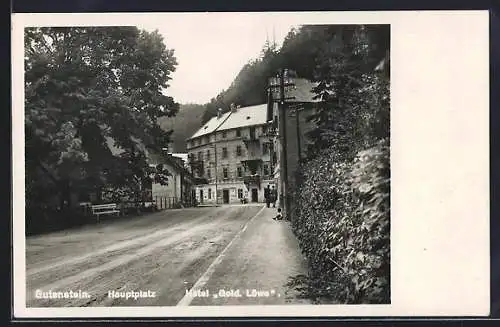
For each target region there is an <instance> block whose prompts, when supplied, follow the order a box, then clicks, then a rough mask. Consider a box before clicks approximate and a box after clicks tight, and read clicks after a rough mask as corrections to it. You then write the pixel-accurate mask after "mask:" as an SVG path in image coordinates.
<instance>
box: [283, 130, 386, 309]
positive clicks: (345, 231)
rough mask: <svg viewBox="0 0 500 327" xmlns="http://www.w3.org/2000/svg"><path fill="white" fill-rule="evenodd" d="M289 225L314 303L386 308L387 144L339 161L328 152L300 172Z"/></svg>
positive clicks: (308, 290)
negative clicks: (304, 261) (303, 261)
mask: <svg viewBox="0 0 500 327" xmlns="http://www.w3.org/2000/svg"><path fill="white" fill-rule="evenodd" d="M301 171H302V174H301V176H300V178H301V179H302V182H301V184H302V185H301V187H300V188H299V189H298V191H297V194H296V196H297V199H296V206H295V212H294V217H293V219H292V226H293V230H294V232H295V234H296V235H297V237H298V239H299V243H300V246H301V249H302V251H303V253H304V255H305V256H306V257H307V260H308V264H309V276H298V277H302V278H297V279H296V280H295V281H292V282H291V284H294V283H295V286H297V285H299V284H298V283H299V281H300V280H301V281H302V282H306V287H302V286H301V287H298V286H297V288H301V289H302V290H303V291H305V292H306V293H307V295H308V297H312V298H313V299H314V300H315V301H317V302H335V303H346V304H362V303H363V304H375V303H378V304H386V303H390V165H389V140H388V139H384V140H382V141H380V142H378V143H377V144H376V145H375V146H373V147H371V148H369V149H367V150H364V151H361V152H359V153H358V154H357V156H356V158H355V160H354V161H353V162H342V161H341V160H340V158H338V156H337V155H336V153H335V151H334V150H333V149H327V150H325V151H324V152H323V153H321V154H320V155H319V156H318V157H316V158H315V159H314V160H312V161H310V162H308V163H307V165H306V166H304V167H303V168H302V170H301Z"/></svg>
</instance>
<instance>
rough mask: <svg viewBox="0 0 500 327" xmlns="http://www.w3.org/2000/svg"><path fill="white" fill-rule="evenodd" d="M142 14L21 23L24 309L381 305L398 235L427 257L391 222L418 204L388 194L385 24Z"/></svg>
mask: <svg viewBox="0 0 500 327" xmlns="http://www.w3.org/2000/svg"><path fill="white" fill-rule="evenodd" d="M147 15H148V14H142V16H141V17H142V18H141V19H137V20H134V19H128V20H126V21H125V20H121V21H120V22H118V23H115V22H112V18H113V17H115V16H113V17H111V16H110V18H109V19H110V21H109V22H106V17H104V18H102V19H100V20H96V21H95V22H94V23H93V22H92V21H91V20H88V21H87V22H86V23H85V24H82V23H77V22H73V25H71V22H72V20H71V18H68V19H66V20H64V23H61V24H57V20H56V21H54V22H53V23H49V24H46V25H41V24H33V25H31V26H30V25H29V24H26V22H25V25H24V26H23V27H22V29H23V32H22V33H23V39H24V40H23V48H24V62H23V67H24V70H23V76H22V77H21V76H19V77H18V78H19V79H21V78H22V85H23V86H24V96H23V101H24V103H23V108H24V111H22V112H23V120H24V149H23V154H22V157H21V158H24V165H22V163H17V164H16V165H20V166H24V176H21V177H20V178H21V181H22V179H24V188H23V190H24V202H23V213H19V211H17V212H18V215H19V217H18V216H16V217H15V219H16V220H17V221H18V223H20V222H19V219H22V218H20V217H21V215H24V229H23V234H24V240H23V241H20V242H21V243H23V247H22V249H24V250H23V253H24V255H23V258H21V259H18V261H17V262H18V264H17V266H16V267H18V268H17V269H19V270H17V271H18V272H19V271H22V275H19V276H24V281H25V289H23V293H24V294H22V295H18V296H21V298H22V299H23V302H24V304H25V306H26V308H27V309H36V310H39V309H42V308H43V309H47V308H48V309H54V308H57V309H58V310H63V308H65V309H67V308H85V310H87V309H90V308H96V307H97V308H99V307H100V308H110V309H112V308H124V307H125V308H131V309H133V308H132V307H176V308H178V307H204V308H208V309H207V310H212V309H210V308H222V309H225V308H235V307H240V308H242V307H244V308H249V307H259V308H260V307H262V308H264V309H263V310H264V311H262V312H266V311H265V310H272V308H273V307H277V308H278V307H281V308H285V307H290V308H299V309H293V310H292V311H291V314H293V313H294V312H299V311H294V310H300V307H311V308H312V307H321V306H325V305H328V307H334V306H346V305H347V306H349V307H350V306H354V307H355V306H356V305H361V306H362V307H363V308H365V309H364V310H365V311H364V312H366V313H369V312H371V313H372V314H373V313H377V312H379V313H381V312H383V311H380V310H383V309H384V308H389V306H391V305H393V304H394V301H395V298H394V285H395V284H394V280H393V278H394V271H395V270H394V269H395V268H394V266H393V265H394V262H395V261H394V257H393V253H394V251H395V249H396V250H397V249H403V248H404V246H400V247H398V244H400V243H397V244H396V245H395V243H394V237H397V240H398V242H404V241H406V242H407V243H406V244H407V245H409V246H415V249H414V250H412V251H420V252H419V253H423V254H422V255H425V253H426V252H425V251H427V249H429V252H428V253H431V254H432V253H433V252H432V250H433V249H435V246H434V245H432V244H431V245H429V244H430V243H426V242H428V241H426V240H425V238H422V239H421V241H417V240H416V239H412V238H408V237H406V236H403V234H402V233H398V232H397V231H395V229H394V228H393V227H394V225H393V224H394V222H395V220H394V219H395V218H394V216H393V215H391V212H392V208H393V205H394V203H391V202H392V201H393V199H394V198H395V197H398V199H401V197H403V196H406V197H407V198H408V199H409V198H411V199H412V200H405V201H406V202H404V201H400V202H398V203H405V204H408V205H409V204H410V203H411V204H412V205H414V206H416V207H418V206H425V205H427V203H426V201H427V200H426V199H427V198H426V196H425V195H424V194H429V197H428V198H430V194H431V193H424V192H423V191H421V189H419V188H418V187H415V188H413V189H408V191H404V190H403V189H402V188H401V187H399V188H398V189H397V190H398V191H397V192H396V193H394V192H395V191H394V187H395V186H394V185H393V181H392V178H393V176H394V175H393V172H396V174H397V178H398V183H399V184H398V185H401V183H403V182H404V181H405V180H404V177H402V176H403V175H402V173H401V172H402V171H403V170H402V169H401V168H398V169H399V170H393V169H394V162H393V159H394V158H397V162H398V165H399V166H398V167H405V169H406V171H407V172H408V171H409V167H410V165H409V164H408V163H406V166H404V165H405V161H404V160H405V158H406V160H407V161H406V162H410V161H411V162H412V165H413V166H411V167H417V166H419V164H418V162H416V161H415V157H416V155H415V156H412V155H411V154H410V155H402V154H401V153H402V152H401V149H402V148H403V147H404V146H402V143H401V142H402V140H404V137H403V136H400V137H396V136H395V135H394V134H393V132H394V131H395V132H394V133H399V134H397V135H402V134H401V133H402V128H401V127H400V126H401V125H398V126H399V127H398V126H396V129H395V127H394V125H393V123H394V119H395V118H394V117H397V118H399V119H401V117H402V114H403V113H406V114H408V113H410V114H408V115H411V112H412V111H411V110H413V109H411V107H403V106H395V105H394V104H393V98H394V97H393V96H392V92H393V89H396V90H399V91H401V86H402V85H403V84H397V85H394V84H393V83H394V82H393V79H392V77H393V76H398V77H399V78H401V75H398V74H399V73H398V72H397V71H395V70H394V69H393V70H392V72H391V53H392V52H393V51H392V50H393V47H394V43H393V39H394V36H393V33H394V27H393V26H392V25H391V23H390V20H386V22H387V23H384V20H379V21H380V22H377V21H376V20H374V19H366V20H365V21H363V20H362V19H361V20H360V19H351V20H350V21H349V19H344V20H342V19H338V20H331V22H330V23H325V21H326V20H325V19H322V20H319V21H318V22H317V23H316V22H314V21H313V20H311V19H304V20H303V21H301V20H300V17H301V16H300V14H297V15H295V16H292V15H285V14H280V13H271V12H269V13H259V14H255V15H254V14H252V13H236V12H235V13H177V14H173V13H172V14H169V15H165V16H161V15H160V16H157V17H156V18H155V19H152V18H151V19H149V18H148V16H147ZM115 18H116V17H115ZM403 20H404V19H401V20H400V21H399V22H400V25H401V21H403ZM28 22H29V21H28ZM124 22H125V23H124ZM471 26H472V25H471ZM438 32H439V30H437V32H436V33H438ZM407 35H409V39H410V41H409V42H410V43H409V44H412V43H411V42H412V41H411V34H407ZM436 35H437V34H436ZM415 38H416V37H415ZM399 39H401V36H399ZM437 39H438V37H436V40H437ZM415 42H416V41H415ZM399 49H400V48H399ZM430 51H431V50H427V52H426V51H425V50H424V49H422V53H424V54H428V55H429V57H430V56H431V53H432V52H430ZM399 58H401V57H399ZM401 62H402V60H401V59H399V61H398V63H399V64H401ZM415 63H416V62H415V61H413V62H412V60H411V59H408V60H406V61H405V63H404V64H405V65H406V66H410V67H411V66H412V65H413V64H415ZM414 69H415V71H416V70H417V69H416V68H414ZM431 75H432V74H431ZM407 76H409V75H407ZM429 78H432V77H429ZM19 83H20V82H19ZM408 85H409V88H410V90H411V92H414V93H415V94H416V92H417V91H415V90H416V89H415V88H414V87H413V86H412V85H411V83H410V84H408ZM419 94H420V93H419ZM401 98H402V97H401V96H399V98H398V99H399V100H400V99H401ZM436 101H439V100H436ZM395 108H396V109H395ZM419 109H420V108H419ZM394 110H397V111H396V112H395V111H394ZM422 110H426V108H425V107H424V108H422ZM413 112H417V111H413ZM393 115H395V116H394V117H393ZM414 117H416V116H414ZM427 117H430V116H427ZM477 118H478V119H479V118H480V116H478V117H477ZM411 124H413V125H414V126H420V125H418V124H419V121H418V120H416V119H415V120H413V121H412V122H410V124H409V125H408V126H410V125H411ZM426 124H427V127H426V128H428V130H429V131H430V132H429V133H433V130H432V128H433V125H432V123H429V122H427V123H426ZM406 131H407V132H410V131H412V130H411V129H410V128H408V129H407V130H406ZM422 135H423V134H422ZM429 135H430V134H429ZM443 135H444V134H443ZM423 137H424V139H426V138H425V135H423ZM406 139H410V137H408V136H407V138H406ZM424 139H422V142H424V141H423V140H424ZM394 140H396V145H394V143H393V142H394ZM410 142H416V141H415V138H414V137H413V138H412V141H410ZM406 144H415V143H408V141H407V143H406ZM422 144H423V143H422ZM426 144H429V143H426ZM425 146H427V145H425ZM421 147H424V145H421ZM393 149H395V151H396V152H395V153H396V154H395V153H393ZM419 149H420V147H419V146H417V145H412V146H411V147H407V148H406V150H408V151H409V152H408V153H410V152H411V151H422V150H419ZM476 149H477V148H476ZM433 151H435V150H433ZM405 153H406V152H405ZM415 153H417V152H415ZM396 155H397V157H395V156H396ZM425 159H426V158H424V159H422V160H425ZM422 167H423V165H420V168H422ZM456 167H459V166H456ZM424 168H425V167H424ZM411 169H413V173H412V174H407V175H405V176H407V177H406V180H409V179H410V178H413V179H415V180H417V179H418V180H420V181H423V179H421V178H420V177H418V176H421V175H418V174H417V173H416V168H411ZM444 178H445V177H444ZM415 185H417V184H415ZM421 185H423V184H421ZM20 187H21V186H20ZM478 187H479V186H478ZM472 189H473V188H471V190H472ZM476 190H477V189H476ZM433 200H436V201H441V203H444V202H443V201H446V199H444V200H440V199H438V198H436V197H434V198H433ZM17 201H21V199H17ZM412 201H413V202H412ZM396 208H397V210H398V215H397V216H396V217H397V219H398V224H399V225H398V228H403V227H402V224H403V222H402V221H406V222H407V224H409V223H411V222H417V221H420V222H422V224H423V222H424V220H423V219H427V217H428V215H427V216H426V215H422V211H418V208H416V209H407V211H406V213H407V212H413V214H414V217H411V215H408V214H406V213H405V212H404V211H402V209H401V208H402V207H401V205H397V206H396ZM412 208H413V207H412ZM471 209H472V207H471ZM429 212H430V211H429ZM436 212H439V210H436ZM476 212H480V211H476ZM419 215H420V216H419ZM422 216H424V217H425V218H418V217H422ZM415 217H417V218H415ZM419 219H420V220H419ZM457 219H458V218H457ZM428 220H431V218H430V217H429V218H428ZM425 221H427V220H425ZM457 221H459V220H457ZM414 226H416V225H414ZM457 226H458V227H456V228H457V229H456V230H457V232H456V234H455V236H456V237H458V235H459V234H458V233H460V228H463V226H461V225H457ZM19 228H21V227H19ZM428 228H429V230H430V229H431V227H428ZM18 230H19V229H18ZM413 230H414V231H416V232H421V233H426V232H423V230H418V229H417V228H414V229H413ZM407 233H408V231H407ZM410 234H411V232H410ZM404 235H407V234H404ZM404 238H405V240H403V239H404ZM433 240H435V239H433ZM419 246H421V247H422V248H420V247H419ZM417 247H418V248H417ZM407 253H416V252H410V251H409V252H407ZM403 256H404V257H405V259H406V260H407V262H410V263H411V261H412V260H414V261H413V262H414V264H415V266H416V265H418V260H419V257H418V256H416V255H411V254H408V255H406V254H402V252H401V251H400V252H398V258H399V259H400V258H402V257H403ZM427 258H428V257H427ZM479 258H482V257H479V256H478V257H477V259H478V260H479ZM399 259H398V260H399ZM401 260H402V259H401ZM19 262H21V263H22V264H19ZM399 262H402V261H397V262H396V263H397V264H398V268H397V269H398V270H397V271H398V274H399V275H398V276H399V278H400V280H401V279H404V276H408V278H407V281H408V290H409V292H411V291H412V290H413V291H415V290H418V288H419V286H418V285H420V284H417V283H413V284H410V280H411V278H416V276H417V275H420V276H421V277H422V278H424V277H425V276H426V275H422V274H421V273H419V272H417V270H415V267H414V266H411V265H405V264H403V265H401V264H399ZM400 267H403V268H400ZM436 267H437V266H436ZM418 268H421V267H418ZM404 269H406V270H404ZM422 269H423V268H422ZM426 273H427V271H426ZM405 274H406V275H405ZM429 274H430V273H429ZM402 284H404V283H403V282H399V283H398V284H397V285H400V286H398V294H400V295H399V297H398V301H399V302H398V303H400V306H401V307H405V308H408V310H410V309H409V308H411V305H410V303H411V302H410V301H412V300H414V301H420V300H416V299H410V297H407V298H405V297H403V296H401V294H403V293H404V289H405V288H404V287H402V286H401V285H402ZM423 285H424V284H423ZM430 285H432V284H429V286H430ZM472 285H473V284H470V285H469V286H470V287H472ZM422 287H424V286H422ZM443 287H444V286H443ZM422 301H423V300H422ZM422 301H421V302H418V303H420V304H418V305H420V306H418V305H416V306H415V308H417V309H419V310H427V309H426V308H427V307H426V306H425V305H422V304H421V303H424V302H422ZM429 303H432V302H429ZM372 307H373V309H371V308H372ZM417 309H415V310H417ZM82 310H83V309H82ZM168 310H170V309H168ZM172 310H173V309H172ZM213 310H219V309H213ZM249 310H252V309H251V308H250V309H249ZM282 310H286V309H282ZM304 310H306V309H304ZM370 310H372V311H370ZM377 310H379V311H377ZM51 312H55V311H51ZM58 312H59V311H58ZM61 312H63V311H61ZM72 312H76V311H72ZM172 312H173V311H165V312H164V314H166V315H167V316H168V315H170V314H171V313H172ZM183 312H187V311H183ZM210 312H212V313H211V314H215V312H216V311H210ZM249 312H250V311H249ZM255 312H256V311H255ZM270 312H271V311H267V314H269V313H270ZM280 312H283V311H280ZM301 312H305V311H301ZM384 312H386V311H384ZM254 314H255V313H254Z"/></svg>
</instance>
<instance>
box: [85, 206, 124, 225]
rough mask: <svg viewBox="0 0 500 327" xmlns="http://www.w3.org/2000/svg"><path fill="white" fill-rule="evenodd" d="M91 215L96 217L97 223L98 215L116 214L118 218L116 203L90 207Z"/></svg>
mask: <svg viewBox="0 0 500 327" xmlns="http://www.w3.org/2000/svg"><path fill="white" fill-rule="evenodd" d="M92 214H93V215H94V216H97V222H99V216H100V215H107V214H116V215H117V216H118V215H119V214H120V210H118V205H117V204H116V203H108V204H96V205H93V206H92Z"/></svg>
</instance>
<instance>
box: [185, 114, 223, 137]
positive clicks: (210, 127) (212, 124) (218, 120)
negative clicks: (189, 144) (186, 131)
mask: <svg viewBox="0 0 500 327" xmlns="http://www.w3.org/2000/svg"><path fill="white" fill-rule="evenodd" d="M230 115H231V112H230V111H229V112H226V113H224V114H222V115H221V117H217V116H215V117H212V118H211V119H210V120H209V121H208V122H206V123H205V125H203V126H202V127H201V128H200V129H198V130H197V131H196V133H194V134H193V135H192V136H191V137H190V138H188V140H189V139H193V138H196V137H200V136H203V135H207V134H211V133H213V132H214V131H215V130H216V129H217V127H219V126H220V125H221V124H222V123H223V122H224V121H225V120H226V119H227V118H228V117H229V116H230Z"/></svg>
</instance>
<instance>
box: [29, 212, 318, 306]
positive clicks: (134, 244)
mask: <svg viewBox="0 0 500 327" xmlns="http://www.w3.org/2000/svg"><path fill="white" fill-rule="evenodd" d="M274 213H275V211H274V209H269V208H264V207H263V206H260V205H234V206H222V207H217V208H215V207H211V208H188V209H179V210H168V211H163V212H158V213H154V214H150V215H147V216H143V217H139V218H137V217H136V218H124V219H121V220H119V221H116V220H115V221H103V222H102V223H101V224H99V225H93V226H86V227H83V228H79V229H73V230H71V231H65V232H57V233H52V234H48V235H40V236H35V237H28V238H27V240H26V268H27V269H26V276H27V281H26V299H27V306H29V307H52V306H57V307H59V306H149V305H154V306H175V305H223V304H285V303H293V304H300V303H304V304H307V303H308V302H307V301H305V300H302V299H299V298H298V296H297V294H296V293H295V292H294V291H293V290H290V289H289V288H288V287H287V286H286V285H285V284H286V282H287V281H288V278H289V277H293V276H295V275H297V274H303V273H305V269H306V268H305V262H304V259H303V257H302V256H301V255H300V251H299V249H298V245H297V241H296V239H295V237H294V236H293V234H292V232H291V230H290V226H289V223H288V222H283V221H275V220H272V219H271V217H272V215H274ZM111 291H114V292H115V293H113V294H114V295H112V294H110V292H111ZM49 292H51V293H50V294H49ZM56 292H66V294H65V293H56ZM69 292H74V293H72V294H70V293H69ZM81 292H86V294H85V293H81ZM132 292H135V293H132ZM74 294H78V296H75V295H74ZM82 294H83V295H82ZM110 295H111V296H110ZM127 296H128V297H129V298H128V299H127V298H126V297H127ZM134 297H135V298H134Z"/></svg>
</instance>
